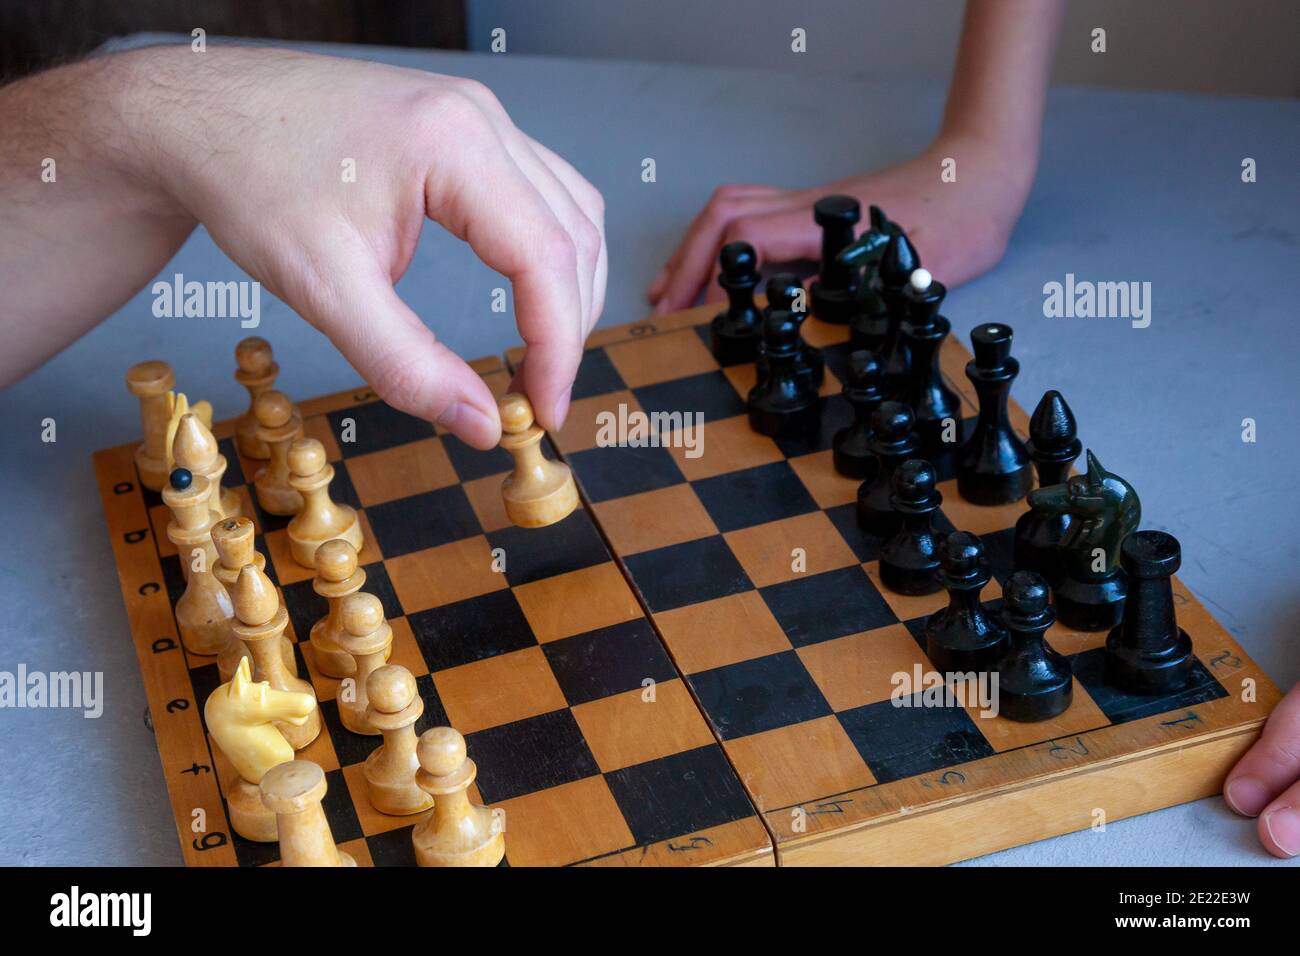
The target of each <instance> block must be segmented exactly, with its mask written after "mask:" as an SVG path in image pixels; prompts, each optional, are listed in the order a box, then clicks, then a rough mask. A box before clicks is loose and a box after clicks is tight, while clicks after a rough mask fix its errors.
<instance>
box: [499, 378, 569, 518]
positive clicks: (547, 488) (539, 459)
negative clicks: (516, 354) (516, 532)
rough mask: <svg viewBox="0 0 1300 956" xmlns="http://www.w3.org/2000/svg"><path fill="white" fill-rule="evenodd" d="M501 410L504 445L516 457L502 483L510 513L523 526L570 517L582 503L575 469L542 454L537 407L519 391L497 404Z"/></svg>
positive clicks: (508, 512) (507, 509)
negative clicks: (537, 423) (580, 502)
mask: <svg viewBox="0 0 1300 956" xmlns="http://www.w3.org/2000/svg"><path fill="white" fill-rule="evenodd" d="M497 407H498V409H499V410H500V412H501V430H502V434H501V447H502V448H504V449H505V450H506V451H508V452H510V454H511V455H513V456H514V459H515V470H514V471H513V472H512V473H511V474H509V475H508V476H507V477H506V480H505V482H504V483H503V484H502V486H501V497H502V498H503V499H505V505H506V514H507V515H508V516H509V518H510V520H511V521H513V522H514V523H515V524H516V525H518V526H519V527H521V528H542V527H545V526H546V525H549V524H555V523H556V522H557V521H561V520H563V519H564V518H567V517H568V516H569V514H570V513H571V512H572V511H573V509H574V508H576V507H577V506H578V487H577V485H575V484H574V482H573V472H572V471H570V470H569V466H568V465H566V464H564V463H563V462H558V461H551V460H550V459H548V458H547V457H546V456H545V455H543V454H542V446H541V441H542V436H543V435H545V434H546V433H545V432H544V431H542V429H541V428H540V427H538V426H537V425H536V424H535V417H534V415H533V406H532V405H531V404H529V402H528V399H527V398H525V397H524V396H523V395H520V394H519V393H517V392H511V393H510V394H508V395H504V396H502V397H501V399H500V400H499V401H498V403H497Z"/></svg>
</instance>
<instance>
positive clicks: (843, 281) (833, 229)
mask: <svg viewBox="0 0 1300 956" xmlns="http://www.w3.org/2000/svg"><path fill="white" fill-rule="evenodd" d="M861 218H862V205H861V204H860V203H859V202H858V201H857V200H856V199H854V198H853V197H852V196H823V197H822V198H821V199H819V200H817V202H816V203H814V204H813V221H814V222H816V223H817V225H819V226H821V228H822V258H821V273H820V275H818V277H817V279H816V280H814V282H813V284H812V311H813V315H815V316H817V318H819V319H821V320H822V321H823V322H834V323H836V324H839V325H843V324H844V323H846V322H848V321H849V319H850V318H852V316H853V313H854V312H855V311H856V310H857V304H858V272H857V270H856V269H853V268H851V267H849V266H847V265H845V264H844V263H842V262H840V259H839V255H840V253H841V252H843V251H844V248H845V247H846V246H848V245H849V244H850V243H852V242H853V227H854V226H855V225H856V224H857V222H858V220H859V219H861Z"/></svg>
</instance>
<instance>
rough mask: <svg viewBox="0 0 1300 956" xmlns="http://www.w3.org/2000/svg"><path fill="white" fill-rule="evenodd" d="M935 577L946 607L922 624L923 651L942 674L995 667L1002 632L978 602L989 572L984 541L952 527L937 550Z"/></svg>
mask: <svg viewBox="0 0 1300 956" xmlns="http://www.w3.org/2000/svg"><path fill="white" fill-rule="evenodd" d="M939 562H940V567H941V568H942V572H941V574H940V577H939V580H940V583H941V584H942V585H943V587H944V588H945V589H946V590H947V591H948V606H947V607H943V608H940V609H939V610H937V611H935V612H934V613H933V614H931V615H930V617H929V619H927V620H926V622H925V630H924V631H923V632H922V633H923V635H924V637H925V655H926V657H928V658H930V663H932V664H933V665H934V666H935V669H936V670H938V671H939V672H940V673H942V674H966V673H972V672H975V673H978V672H987V671H992V670H994V669H996V667H997V662H998V658H1000V657H1001V656H1002V654H1003V653H1004V652H1005V651H1006V647H1007V640H1008V638H1007V630H1006V628H1005V627H1003V626H1002V624H1001V623H1000V622H999V621H998V619H997V617H996V616H995V615H993V614H990V613H989V612H988V610H986V609H985V607H984V602H983V601H981V600H980V592H981V591H983V590H984V586H985V585H986V584H988V583H989V579H990V578H991V577H992V576H993V573H992V571H990V570H989V562H988V559H987V558H986V557H985V556H984V544H983V542H981V541H980V539H979V538H977V537H976V536H975V535H973V534H971V533H970V532H969V531H954V532H953V533H952V534H950V535H948V537H947V538H946V539H944V542H943V547H942V548H941V549H940V551H939Z"/></svg>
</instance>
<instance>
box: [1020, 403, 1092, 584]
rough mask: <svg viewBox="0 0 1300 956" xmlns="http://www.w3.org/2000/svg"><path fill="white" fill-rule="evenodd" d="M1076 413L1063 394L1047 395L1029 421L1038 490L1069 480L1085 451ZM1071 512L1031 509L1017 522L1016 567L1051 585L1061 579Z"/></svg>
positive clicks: (1030, 441)
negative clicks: (1032, 573)
mask: <svg viewBox="0 0 1300 956" xmlns="http://www.w3.org/2000/svg"><path fill="white" fill-rule="evenodd" d="M1078 431H1079V430H1078V426H1077V425H1076V424H1075V421H1074V413H1073V412H1071V411H1070V406H1069V405H1067V404H1066V403H1065V399H1064V398H1062V397H1061V393H1060V392H1058V391H1055V390H1052V391H1048V392H1045V393H1044V394H1043V397H1042V399H1041V400H1040V401H1039V403H1038V407H1037V408H1035V409H1034V414H1033V416H1032V417H1031V418H1030V419H1029V441H1028V442H1027V443H1026V444H1027V446H1028V448H1029V457H1030V458H1031V459H1032V460H1033V462H1034V469H1035V470H1036V471H1037V473H1038V487H1040V488H1050V487H1051V486H1053V485H1059V484H1061V483H1062V482H1063V481H1065V480H1066V479H1067V478H1069V477H1070V466H1071V465H1072V464H1073V463H1074V460H1075V459H1076V458H1078V457H1079V453H1080V452H1081V451H1083V444H1082V442H1080V441H1079V437H1078ZM1071 520H1072V518H1071V516H1070V514H1069V512H1064V511H1063V512H1060V513H1056V514H1053V513H1050V512H1047V511H1035V510H1034V509H1032V508H1031V509H1030V510H1028V511H1026V512H1025V513H1024V514H1023V515H1021V516H1020V518H1019V520H1018V521H1016V537H1015V565H1016V568H1017V569H1020V570H1025V571H1036V572H1037V573H1039V574H1041V575H1042V576H1043V577H1045V578H1046V579H1047V580H1048V582H1049V583H1054V582H1056V581H1059V580H1060V579H1061V575H1062V574H1063V573H1064V565H1063V563H1062V558H1061V542H1062V541H1064V540H1065V533H1066V532H1067V531H1068V530H1069V528H1070V521H1071Z"/></svg>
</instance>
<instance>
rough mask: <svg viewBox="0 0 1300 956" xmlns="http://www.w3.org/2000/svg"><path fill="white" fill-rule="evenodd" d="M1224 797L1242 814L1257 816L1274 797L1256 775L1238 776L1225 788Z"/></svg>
mask: <svg viewBox="0 0 1300 956" xmlns="http://www.w3.org/2000/svg"><path fill="white" fill-rule="evenodd" d="M1223 799H1224V800H1226V801H1228V806H1230V807H1232V809H1234V810H1236V811H1237V812H1238V813H1240V814H1241V815H1242V816H1246V817H1257V816H1259V813H1260V811H1261V810H1263V809H1264V808H1265V807H1266V806H1268V802H1269V801H1270V800H1272V799H1273V798H1272V796H1271V795H1270V794H1269V792H1268V790H1266V789H1265V788H1264V785H1263V784H1262V783H1260V782H1259V781H1258V780H1256V779H1255V778H1254V777H1237V778H1235V779H1234V780H1232V781H1231V782H1230V783H1229V784H1228V786H1227V787H1225V788H1224V791H1223Z"/></svg>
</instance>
